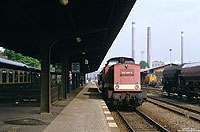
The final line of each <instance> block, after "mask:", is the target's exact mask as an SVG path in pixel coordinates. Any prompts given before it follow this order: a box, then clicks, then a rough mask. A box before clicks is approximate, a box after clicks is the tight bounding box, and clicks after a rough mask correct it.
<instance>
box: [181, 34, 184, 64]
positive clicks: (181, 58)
mask: <svg viewBox="0 0 200 132" xmlns="http://www.w3.org/2000/svg"><path fill="white" fill-rule="evenodd" d="M183 63H184V62H183V31H182V32H181V64H183Z"/></svg>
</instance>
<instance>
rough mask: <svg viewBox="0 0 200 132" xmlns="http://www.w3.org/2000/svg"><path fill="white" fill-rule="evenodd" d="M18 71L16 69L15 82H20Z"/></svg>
mask: <svg viewBox="0 0 200 132" xmlns="http://www.w3.org/2000/svg"><path fill="white" fill-rule="evenodd" d="M18 76H19V75H18V71H15V82H18Z"/></svg>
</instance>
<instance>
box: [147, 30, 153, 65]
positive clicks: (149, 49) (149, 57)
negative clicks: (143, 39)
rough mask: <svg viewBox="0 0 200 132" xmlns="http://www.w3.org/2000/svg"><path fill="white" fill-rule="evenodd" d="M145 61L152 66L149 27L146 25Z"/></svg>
mask: <svg viewBox="0 0 200 132" xmlns="http://www.w3.org/2000/svg"><path fill="white" fill-rule="evenodd" d="M147 63H148V64H149V66H150V67H152V62H151V27H147Z"/></svg>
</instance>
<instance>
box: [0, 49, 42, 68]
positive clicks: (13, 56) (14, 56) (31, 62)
mask: <svg viewBox="0 0 200 132" xmlns="http://www.w3.org/2000/svg"><path fill="white" fill-rule="evenodd" d="M0 54H1V55H2V56H8V60H13V61H17V62H21V63H24V64H26V65H28V66H32V67H37V68H40V67H41V64H40V62H39V61H38V60H37V59H34V58H32V57H28V56H23V55H22V54H20V53H16V52H14V51H12V50H9V49H5V50H4V52H2V53H0Z"/></svg>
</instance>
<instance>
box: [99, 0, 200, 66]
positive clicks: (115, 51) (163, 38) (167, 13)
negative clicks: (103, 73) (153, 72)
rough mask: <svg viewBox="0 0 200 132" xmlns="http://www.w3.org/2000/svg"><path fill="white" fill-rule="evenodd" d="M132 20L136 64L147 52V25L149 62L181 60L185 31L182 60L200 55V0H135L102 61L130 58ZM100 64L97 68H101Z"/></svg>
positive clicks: (189, 59)
mask: <svg viewBox="0 0 200 132" xmlns="http://www.w3.org/2000/svg"><path fill="white" fill-rule="evenodd" d="M132 22H135V23H136V28H135V33H136V35H135V39H136V63H139V62H140V60H141V59H142V54H141V51H144V54H143V60H145V61H146V55H147V49H146V45H147V39H146V38H147V27H151V47H152V48H151V52H152V53H151V54H152V61H155V60H159V61H163V62H169V49H170V48H171V49H172V52H171V54H172V59H171V60H172V62H180V44H181V31H184V62H198V61H200V57H199V56H198V53H199V52H200V0H137V2H136V4H135V5H134V7H133V9H132V11H131V12H130V14H129V17H128V18H127V20H126V22H125V24H124V26H123V28H122V29H121V31H120V33H119V34H118V36H117V38H116V39H115V41H114V43H113V45H112V47H111V48H110V50H109V51H108V53H107V55H106V57H105V58H104V61H103V62H102V64H101V67H103V66H104V65H105V62H106V61H107V60H108V59H109V58H111V57H116V56H127V57H131V45H132V38H131V36H132V24H131V23H132ZM101 67H100V69H101Z"/></svg>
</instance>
